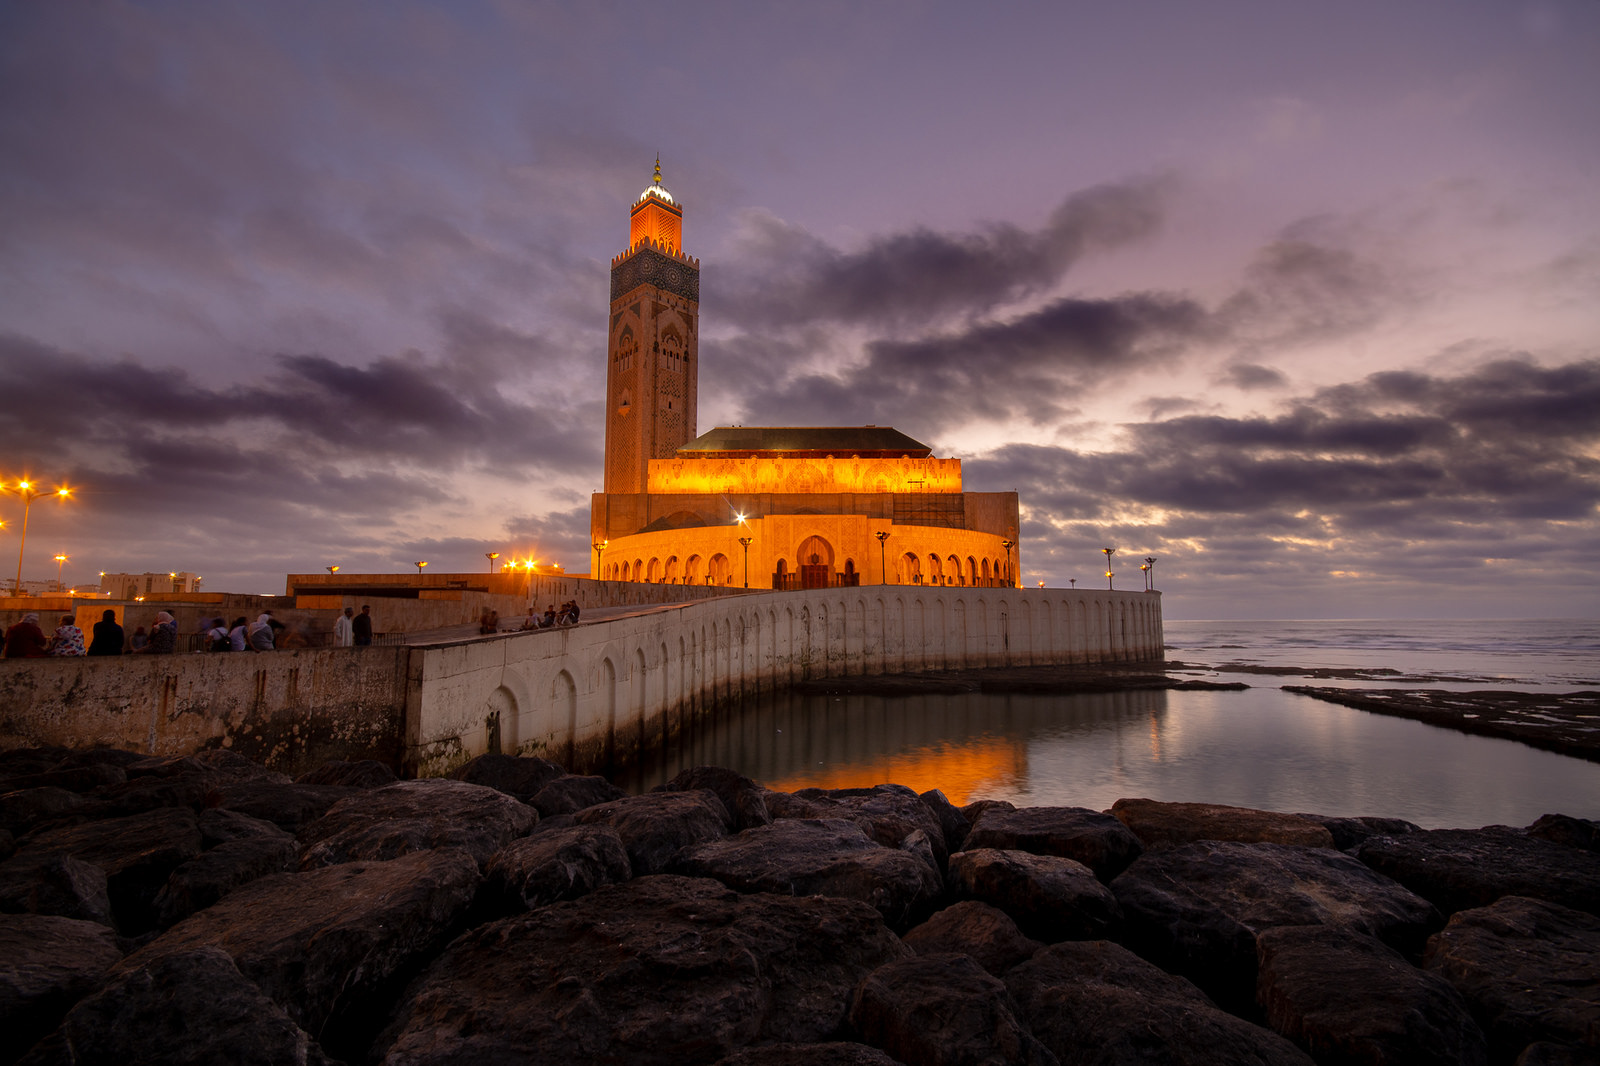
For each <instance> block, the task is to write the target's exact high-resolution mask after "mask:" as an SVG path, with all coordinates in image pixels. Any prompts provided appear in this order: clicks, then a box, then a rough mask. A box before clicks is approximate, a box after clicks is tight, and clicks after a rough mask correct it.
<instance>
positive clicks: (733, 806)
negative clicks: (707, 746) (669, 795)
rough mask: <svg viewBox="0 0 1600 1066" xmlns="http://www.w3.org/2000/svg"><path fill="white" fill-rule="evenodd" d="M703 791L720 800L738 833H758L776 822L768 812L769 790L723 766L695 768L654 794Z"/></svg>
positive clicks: (679, 774)
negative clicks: (751, 831)
mask: <svg viewBox="0 0 1600 1066" xmlns="http://www.w3.org/2000/svg"><path fill="white" fill-rule="evenodd" d="M701 788H703V789H706V790H707V791H710V792H714V793H716V796H717V799H719V800H721V801H722V806H723V807H725V808H726V809H727V811H728V815H729V817H730V818H732V819H733V829H734V831H735V832H739V831H742V830H745V829H754V828H755V827H756V826H758V825H767V824H769V823H771V821H772V814H771V813H770V812H769V811H768V810H767V801H766V795H767V790H766V789H764V788H762V787H761V786H760V785H758V784H756V783H755V782H754V781H752V780H750V779H749V778H748V777H745V776H744V775H743V774H739V773H735V772H734V771H732V770H725V769H723V768H722V767H720V766H691V767H690V768H689V769H687V770H683V771H681V772H679V773H678V775H677V776H676V777H674V778H673V779H672V780H671V781H668V782H667V783H666V784H664V785H659V786H657V787H656V788H655V789H653V790H652V791H655V792H692V791H694V790H695V789H701Z"/></svg>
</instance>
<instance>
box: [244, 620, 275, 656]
mask: <svg viewBox="0 0 1600 1066" xmlns="http://www.w3.org/2000/svg"><path fill="white" fill-rule="evenodd" d="M248 637H249V641H250V650H251V651H274V650H276V647H275V645H274V644H273V640H272V637H273V633H272V612H271V611H263V612H262V613H261V615H260V616H259V617H258V618H256V620H255V622H254V623H253V624H252V625H251V626H250V632H249V634H248Z"/></svg>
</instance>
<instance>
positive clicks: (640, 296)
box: [604, 156, 700, 493]
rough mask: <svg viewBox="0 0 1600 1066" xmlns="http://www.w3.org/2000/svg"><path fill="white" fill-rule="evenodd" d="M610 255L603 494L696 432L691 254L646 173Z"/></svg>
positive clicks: (675, 216) (623, 487)
mask: <svg viewBox="0 0 1600 1066" xmlns="http://www.w3.org/2000/svg"><path fill="white" fill-rule="evenodd" d="M628 230H629V233H628V242H629V243H628V250H627V251H625V252H623V253H622V254H621V255H619V256H617V257H616V258H615V259H613V260H612V261H611V324H610V329H609V331H608V334H607V343H606V366H607V369H606V472H605V487H604V491H605V492H606V493H631V492H644V491H646V483H647V480H648V476H649V462H650V460H651V459H667V458H670V457H671V456H672V455H674V454H675V453H676V452H677V450H678V448H680V447H682V446H683V445H685V444H687V443H689V441H691V440H693V439H694V438H695V436H696V432H695V409H696V402H697V398H698V392H699V389H698V387H697V385H698V375H699V369H700V330H699V325H700V260H698V259H695V258H693V257H691V256H687V255H684V254H683V206H682V205H681V204H680V203H678V201H677V199H676V198H674V197H673V195H672V194H671V193H669V192H668V191H667V190H666V187H665V186H663V185H662V184H661V158H660V157H659V156H657V157H656V169H655V177H654V178H653V180H652V181H651V183H650V185H649V186H648V187H647V188H646V189H645V190H644V192H642V193H640V194H639V197H638V199H636V200H635V201H634V204H633V208H632V210H631V211H630V213H629V226H628Z"/></svg>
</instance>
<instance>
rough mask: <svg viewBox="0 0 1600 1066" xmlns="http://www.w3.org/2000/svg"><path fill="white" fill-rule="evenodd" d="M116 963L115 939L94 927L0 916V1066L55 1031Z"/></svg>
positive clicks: (38, 916) (119, 951) (107, 931)
mask: <svg viewBox="0 0 1600 1066" xmlns="http://www.w3.org/2000/svg"><path fill="white" fill-rule="evenodd" d="M121 961H122V949H121V948H120V947H118V946H117V938H116V935H115V934H114V933H113V932H112V931H111V930H110V929H108V928H106V927H105V926H103V925H100V924H99V923H97V922H83V921H76V920H74V919H72V918H59V917H55V916H54V915H44V914H3V915H0V1034H3V1035H0V1062H10V1061H11V1060H12V1059H13V1058H15V1057H16V1055H17V1054H18V1053H20V1052H21V1051H23V1050H25V1049H26V1048H28V1047H29V1046H31V1045H32V1044H33V1043H34V1041H36V1040H38V1039H39V1038H40V1037H42V1036H43V1035H44V1034H46V1033H48V1032H49V1031H50V1030H52V1029H54V1028H55V1027H56V1026H57V1025H58V1024H59V1023H60V1021H61V1018H62V1017H63V1016H64V1015H65V1014H66V1013H67V1010H68V1008H70V1007H71V1006H72V1005H73V1004H74V1003H76V1002H77V1001H78V1000H80V999H82V998H83V997H84V996H86V995H88V994H89V993H90V992H93V991H94V990H95V989H97V988H99V987H100V983H101V981H103V980H104V979H105V974H106V971H107V970H109V969H110V968H111V967H112V966H114V965H116V964H117V963H118V962H121Z"/></svg>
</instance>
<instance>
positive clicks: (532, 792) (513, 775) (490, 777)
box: [450, 755, 567, 803]
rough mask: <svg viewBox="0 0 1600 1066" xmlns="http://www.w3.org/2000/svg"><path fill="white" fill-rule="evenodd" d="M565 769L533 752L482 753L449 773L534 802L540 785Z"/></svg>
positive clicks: (471, 783) (455, 777) (550, 780)
mask: <svg viewBox="0 0 1600 1066" xmlns="http://www.w3.org/2000/svg"><path fill="white" fill-rule="evenodd" d="M566 772H567V771H566V770H565V769H564V768H563V767H560V766H557V765H556V764H555V763H553V762H548V761H546V760H544V759H540V758H536V757H535V756H532V755H479V756H478V757H477V758H475V759H472V760H470V761H468V762H467V763H465V764H463V765H461V766H458V767H456V770H455V772H454V773H452V774H451V775H450V776H451V777H453V778H454V779H455V780H457V781H465V782H467V783H468V784H469V785H483V786H484V787H486V788H493V789H498V790H499V791H501V792H504V793H505V794H506V795H508V796H515V797H516V798H517V799H519V800H521V801H522V802H524V803H531V802H532V801H533V797H535V796H537V795H538V794H539V790H540V789H542V788H544V786H546V785H548V784H549V783H550V782H552V781H554V780H555V779H556V778H558V777H562V776H564V775H565V774H566Z"/></svg>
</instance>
